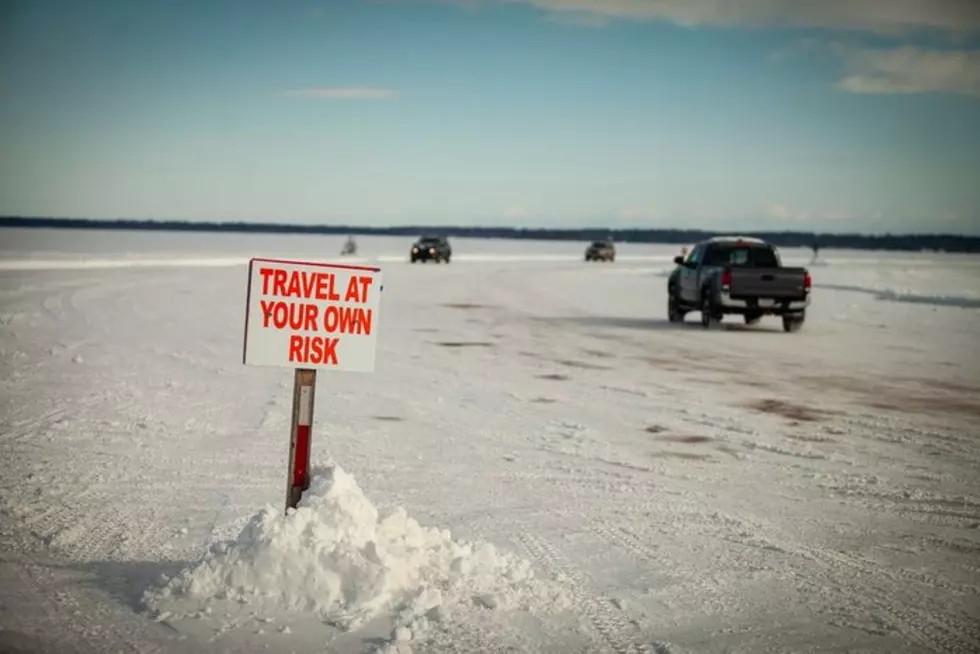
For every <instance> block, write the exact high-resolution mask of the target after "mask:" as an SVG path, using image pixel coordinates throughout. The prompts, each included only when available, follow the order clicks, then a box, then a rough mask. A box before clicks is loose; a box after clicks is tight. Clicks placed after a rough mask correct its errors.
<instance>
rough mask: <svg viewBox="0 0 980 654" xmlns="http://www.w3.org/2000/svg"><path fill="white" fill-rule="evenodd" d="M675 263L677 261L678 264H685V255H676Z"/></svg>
mask: <svg viewBox="0 0 980 654" xmlns="http://www.w3.org/2000/svg"><path fill="white" fill-rule="evenodd" d="M674 263H676V264H677V265H678V266H683V265H684V257H681V256H676V257H674Z"/></svg>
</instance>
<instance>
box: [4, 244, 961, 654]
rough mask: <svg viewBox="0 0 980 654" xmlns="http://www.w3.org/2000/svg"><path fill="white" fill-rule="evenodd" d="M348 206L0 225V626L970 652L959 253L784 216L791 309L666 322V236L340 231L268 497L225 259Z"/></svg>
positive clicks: (131, 639)
mask: <svg viewBox="0 0 980 654" xmlns="http://www.w3.org/2000/svg"><path fill="white" fill-rule="evenodd" d="M344 238H345V237H342V236H280V235H237V234H190V233H182V234H181V233H147V232H109V231H107V232H97V231H61V230H54V231H52V230H10V229H8V230H0V325H2V331H0V388H2V389H3V392H2V394H0V543H2V551H3V556H2V558H0V649H5V650H12V651H45V652H62V651H66V652H67V651H72V652H106V651H134V652H171V651H173V652H222V651H275V652H280V651H281V652H323V651H330V652H370V651H388V652H396V651H397V652H410V651H411V652H416V653H425V652H435V653H439V652H450V651H458V652H505V651H507V652H514V651H519V652H615V653H625V652H731V651H746V652H770V651H771V652H786V651H796V652H829V651H844V650H847V651H854V650H860V651H875V652H897V651H903V652H912V651H916V652H918V651H938V652H972V651H977V649H978V645H980V619H978V616H980V599H978V597H980V595H978V590H980V442H978V439H980V353H978V344H980V320H978V319H980V313H978V308H980V257H976V256H968V255H946V254H937V253H894V252H858V251H834V250H828V251H822V252H821V253H820V257H819V259H818V261H817V262H816V263H813V264H811V257H812V254H811V253H810V251H809V250H792V249H790V250H785V251H784V252H783V254H784V261H785V263H787V264H792V265H808V266H810V269H811V271H812V274H813V279H814V291H813V304H812V306H811V308H810V311H809V313H808V318H807V323H806V325H805V326H804V327H803V329H802V331H800V332H798V333H795V334H786V333H783V332H782V329H781V327H780V324H779V321H778V319H774V318H765V319H763V321H762V323H761V324H759V325H757V326H753V327H745V326H744V325H743V324H741V322H740V321H739V320H738V318H737V317H729V318H726V321H725V323H726V327H725V328H724V329H721V330H718V331H705V330H703V329H702V328H701V327H700V325H699V324H697V323H696V317H695V316H693V315H692V316H690V317H689V318H688V323H687V324H684V325H674V324H670V323H668V322H667V319H666V297H665V285H666V274H667V272H668V271H669V270H670V269H671V267H672V264H671V259H672V257H673V256H674V255H675V254H677V253H678V250H679V248H677V247H675V246H666V245H653V244H620V245H619V246H618V259H617V261H616V262H615V263H612V264H607V263H591V264H586V263H584V262H582V260H581V259H582V253H583V251H584V248H585V245H586V244H585V243H577V242H564V243H562V242H535V241H490V240H467V239H451V242H452V245H453V249H454V254H453V263H452V264H450V265H411V264H409V263H408V261H407V255H408V249H409V245H410V243H411V241H412V239H411V238H408V237H405V238H391V237H384V238H368V237H362V238H358V244H359V246H360V252H359V253H358V257H356V258H349V259H348V258H345V259H344V260H345V261H357V262H366V263H378V264H380V265H381V266H382V267H383V269H384V276H385V280H384V281H385V289H384V297H383V300H382V306H381V322H380V325H381V327H380V332H379V349H378V365H377V371H376V372H375V373H373V374H358V373H347V374H339V373H338V374H335V375H331V374H327V373H323V374H321V375H320V377H319V382H318V388H317V396H316V415H315V418H314V428H313V430H314V441H313V460H314V464H316V465H317V466H319V467H318V476H317V478H316V483H315V486H314V488H313V489H311V493H310V497H311V506H310V507H308V510H306V511H305V512H303V513H302V514H300V513H297V514H296V516H294V517H293V519H292V520H289V519H284V518H282V516H281V515H280V514H281V507H282V502H283V497H284V490H285V489H284V487H285V483H284V478H285V474H286V462H285V459H286V454H287V447H288V428H289V411H290V402H291V394H290V393H291V383H292V375H291V372H290V371H288V370H280V369H265V368H246V367H244V366H242V365H241V348H242V324H243V319H244V303H245V291H246V270H247V268H246V262H247V260H248V258H249V257H251V256H266V257H283V258H297V259H316V260H325V261H331V260H334V261H337V260H341V258H340V257H339V256H338V253H339V252H340V248H341V245H342V243H343V241H344ZM266 506H271V507H272V509H271V511H270V512H269V513H267V514H263V509H264V508H265V507H266ZM399 509H401V510H403V512H399ZM393 512H394V513H393ZM250 524H251V526H249V525H250ZM221 543H224V545H221ZM209 552H210V553H209ZM164 575H165V576H164ZM168 580H172V581H170V585H169V586H167V585H166V583H167V581H168ZM182 591H192V592H187V593H185V592H182Z"/></svg>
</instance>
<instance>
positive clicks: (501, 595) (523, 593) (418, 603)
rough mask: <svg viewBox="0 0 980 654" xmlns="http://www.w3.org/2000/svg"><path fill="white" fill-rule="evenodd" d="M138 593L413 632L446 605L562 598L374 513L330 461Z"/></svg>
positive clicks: (493, 554)
mask: <svg viewBox="0 0 980 654" xmlns="http://www.w3.org/2000/svg"><path fill="white" fill-rule="evenodd" d="M144 599H145V601H146V604H147V605H148V606H149V607H150V608H151V609H153V608H155V609H157V610H159V611H163V610H164V608H166V606H167V604H168V603H169V602H171V601H174V600H181V602H180V603H181V604H185V605H186V603H187V600H198V602H196V604H197V606H196V607H192V608H191V610H190V611H186V612H185V614H187V615H189V614H190V613H192V612H193V611H196V610H200V608H201V605H202V604H203V603H205V602H207V601H208V600H210V599H219V600H224V599H228V600H235V601H238V602H242V603H257V604H260V605H262V606H264V607H266V608H274V609H276V610H287V611H313V612H317V613H319V614H320V616H321V617H322V618H323V620H324V621H326V622H329V623H330V624H333V625H337V626H340V627H342V628H345V629H352V628H356V627H357V626H359V625H361V624H363V623H364V622H366V621H367V620H369V619H371V618H372V617H374V616H376V615H378V614H379V613H382V612H390V613H393V614H397V616H398V618H399V623H400V624H402V625H405V626H406V627H409V628H410V630H411V631H412V632H414V633H416V634H418V633H419V631H420V630H423V629H424V628H425V627H426V626H427V624H428V621H429V620H440V619H441V618H442V617H443V616H445V614H446V612H447V611H448V610H451V605H452V604H467V605H469V606H472V605H474V604H476V603H480V604H482V605H484V606H488V607H491V608H505V609H506V608H511V609H523V610H542V609H547V608H548V607H555V608H561V607H564V606H567V597H566V596H565V595H564V594H563V593H562V592H561V591H560V590H559V588H558V587H557V586H556V585H553V584H551V583H550V582H547V581H544V580H538V579H535V577H534V573H533V571H532V569H531V566H530V564H529V563H528V562H527V561H525V560H523V559H519V558H517V557H515V556H513V555H510V554H506V553H503V552H499V551H498V550H497V549H496V548H494V546H493V545H492V544H489V543H483V544H476V543H465V542H457V541H455V540H453V539H452V538H451V536H450V533H449V532H448V531H446V530H438V529H433V528H426V527H422V526H421V525H420V524H419V523H418V522H416V521H415V520H413V519H412V518H410V517H409V516H408V515H407V514H406V512H405V511H404V509H401V508H398V509H396V510H394V511H393V512H392V513H391V514H390V515H387V516H385V517H379V514H378V510H377V509H376V508H375V507H374V505H372V504H371V502H370V501H369V500H368V499H367V498H366V497H365V496H364V493H363V492H362V491H361V489H360V487H359V486H358V485H357V483H356V481H355V480H354V478H353V477H352V476H351V475H349V474H347V473H346V472H345V471H344V470H343V469H342V468H340V467H339V466H337V465H335V464H333V463H331V464H330V465H328V466H327V467H325V468H317V469H315V470H314V475H313V478H312V483H311V486H310V489H309V490H308V491H307V492H306V493H305V494H304V497H303V499H302V500H301V501H300V503H299V506H298V507H297V508H296V509H295V510H290V511H289V512H288V514H286V515H284V514H283V511H282V510H281V509H275V508H273V507H271V506H269V507H267V508H265V509H264V510H262V511H261V512H260V513H258V514H257V515H255V516H254V517H253V518H252V519H251V520H250V521H249V523H248V524H247V525H246V526H245V527H244V528H243V529H242V531H241V533H240V534H239V535H238V537H237V539H236V540H234V541H228V542H223V543H218V544H215V545H214V546H212V547H211V548H210V550H209V551H208V552H207V553H206V555H205V556H204V557H203V559H202V560H201V561H199V562H198V563H196V564H195V565H193V566H191V567H190V568H188V569H186V570H184V571H183V572H181V573H180V574H178V575H177V576H175V577H174V578H173V579H171V580H170V581H169V582H168V583H167V584H166V585H165V586H163V587H161V588H157V589H153V590H150V591H148V592H147V593H146V595H145V597H144ZM174 603H176V602H174ZM165 612H166V613H167V614H168V615H173V614H174V612H173V611H165ZM406 633H408V632H406V631H400V632H399V633H398V636H399V637H400V638H404V637H405V634H406Z"/></svg>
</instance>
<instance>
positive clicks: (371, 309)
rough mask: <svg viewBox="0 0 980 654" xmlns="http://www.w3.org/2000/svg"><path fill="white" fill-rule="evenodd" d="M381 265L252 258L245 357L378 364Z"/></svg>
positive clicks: (298, 363)
mask: <svg viewBox="0 0 980 654" xmlns="http://www.w3.org/2000/svg"><path fill="white" fill-rule="evenodd" d="M380 297H381V269H380V268H371V267H367V266H348V265H340V264H331V263H314V262H308V261H282V260H277V259H252V260H251V261H250V262H249V267H248V299H247V300H246V308H245V348H244V350H245V351H244V355H243V362H244V363H245V364H246V365H253V366H280V367H285V368H320V369H323V368H326V369H330V370H346V371H356V372H373V371H374V353H375V346H376V342H377V334H378V308H379V300H380Z"/></svg>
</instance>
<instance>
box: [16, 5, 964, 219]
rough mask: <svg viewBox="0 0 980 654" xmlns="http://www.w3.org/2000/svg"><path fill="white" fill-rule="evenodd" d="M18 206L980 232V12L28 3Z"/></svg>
mask: <svg viewBox="0 0 980 654" xmlns="http://www.w3.org/2000/svg"><path fill="white" fill-rule="evenodd" d="M0 215H21V216H57V217H87V218H135V219H156V220H164V219H174V220H217V221H241V220H244V221H263V222H289V223H304V224H308V223H329V224H349V225H398V224H426V225H446V224H462V225H491V226H498V225H512V226H526V227H541V226H544V227H582V226H600V227H601V226H608V227H640V228H643V227H650V228H662V227H683V228H692V227H693V228H703V229H711V230H727V231H735V230H746V229H786V230H794V231H795V230H803V231H818V232H861V233H883V232H893V233H895V232H946V233H966V234H980V2H973V1H972V0H822V1H821V2H810V1H808V0H782V1H780V0H281V1H275V0H229V1H224V2H217V1H209V0H197V1H195V2H171V1H169V0H141V1H140V2H131V1H130V0H106V1H103V2H94V1H90V0H86V1H82V0H62V1H53V0H4V2H2V3H0Z"/></svg>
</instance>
